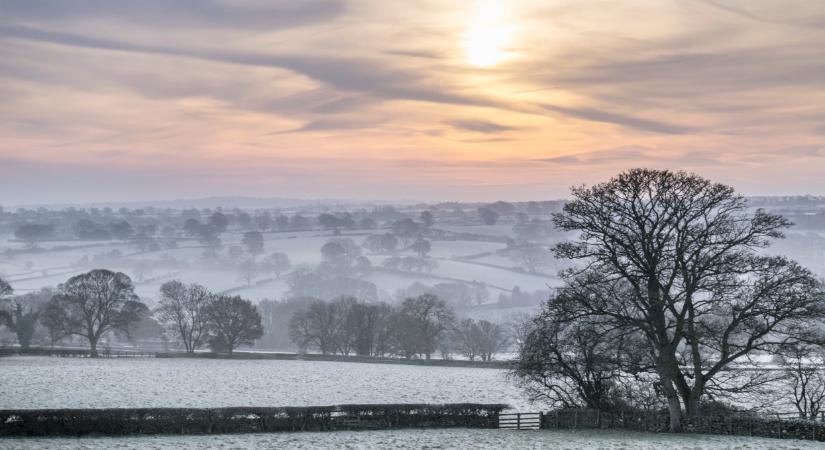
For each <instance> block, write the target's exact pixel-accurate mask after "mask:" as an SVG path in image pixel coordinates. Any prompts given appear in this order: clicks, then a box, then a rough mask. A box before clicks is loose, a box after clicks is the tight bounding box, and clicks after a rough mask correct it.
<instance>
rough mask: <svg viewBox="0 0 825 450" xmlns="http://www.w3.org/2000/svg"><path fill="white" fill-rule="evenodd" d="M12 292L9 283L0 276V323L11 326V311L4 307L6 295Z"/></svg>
mask: <svg viewBox="0 0 825 450" xmlns="http://www.w3.org/2000/svg"><path fill="white" fill-rule="evenodd" d="M13 292H14V289H12V287H11V285H10V284H9V283H8V282H7V281H6V280H4V279H2V278H0V325H3V324H5V325H7V326H11V323H12V318H11V313H10V312H9V311H8V310H7V308H6V304H5V303H6V297H8V296H9V295H11V294H12V293H13Z"/></svg>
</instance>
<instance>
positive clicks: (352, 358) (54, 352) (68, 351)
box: [0, 347, 513, 369]
mask: <svg viewBox="0 0 825 450" xmlns="http://www.w3.org/2000/svg"><path fill="white" fill-rule="evenodd" d="M3 356H49V357H66V358H70V357H76V358H86V357H89V350H88V349H83V348H60V347H57V348H49V347H31V348H28V349H22V348H19V347H0V357H3ZM100 357H101V358H196V359H272V360H286V361H326V362H348V363H365V364H405V365H414V366H439V367H473V368H478V369H509V368H510V367H511V366H512V364H513V363H512V362H511V361H507V360H501V361H468V360H464V359H403V358H382V357H373V356H356V355H320V354H315V353H306V354H300V353H277V352H272V353H270V352H246V351H241V352H233V353H231V354H229V353H213V352H196V353H186V352H178V351H176V352H170V351H151V350H128V349H117V350H115V349H102V350H100Z"/></svg>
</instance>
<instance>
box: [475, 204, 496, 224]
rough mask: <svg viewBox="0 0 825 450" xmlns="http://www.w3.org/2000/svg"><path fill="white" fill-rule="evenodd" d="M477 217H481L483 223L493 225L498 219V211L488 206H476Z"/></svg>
mask: <svg viewBox="0 0 825 450" xmlns="http://www.w3.org/2000/svg"><path fill="white" fill-rule="evenodd" d="M478 217H479V218H481V221H482V222H483V223H484V225H495V224H496V222H497V221H498V213H497V212H495V211H494V210H492V209H490V208H485V207H480V208H478Z"/></svg>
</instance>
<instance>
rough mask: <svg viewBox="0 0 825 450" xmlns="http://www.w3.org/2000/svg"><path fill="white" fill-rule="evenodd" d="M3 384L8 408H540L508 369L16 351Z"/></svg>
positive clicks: (0, 375)
mask: <svg viewBox="0 0 825 450" xmlns="http://www.w3.org/2000/svg"><path fill="white" fill-rule="evenodd" d="M15 380H17V381H15ZM0 388H1V389H0V390H1V391H2V392H3V395H2V396H0V408H9V409H13V408H26V409H38V408H139V407H220V406H313V405H334V404H344V403H462V402H474V403H506V404H509V405H511V406H513V407H514V408H517V409H519V410H528V409H531V408H532V409H535V408H536V407H531V406H529V405H528V403H527V400H526V398H525V397H524V396H523V394H522V393H521V392H520V391H519V390H518V389H517V388H516V387H515V386H514V385H513V384H512V383H511V382H510V381H509V380H508V379H507V378H506V372H505V371H504V370H499V369H475V368H465V367H429V366H414V365H397V364H363V363H339V362H321V361H275V360H213V359H150V358H134V359H96V360H95V359H84V358H39V357H8V358H4V359H3V364H0Z"/></svg>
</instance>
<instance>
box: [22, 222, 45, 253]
mask: <svg viewBox="0 0 825 450" xmlns="http://www.w3.org/2000/svg"><path fill="white" fill-rule="evenodd" d="M53 234H54V227H53V226H52V225H46V224H41V223H27V224H23V225H20V226H19V227H17V229H16V230H14V237H16V238H17V239H20V240H21V241H23V242H25V243H26V246H27V247H29V248H34V247H35V246H37V243H38V242H40V241H42V240H44V239H46V238H48V237H50V236H52V235H53Z"/></svg>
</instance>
